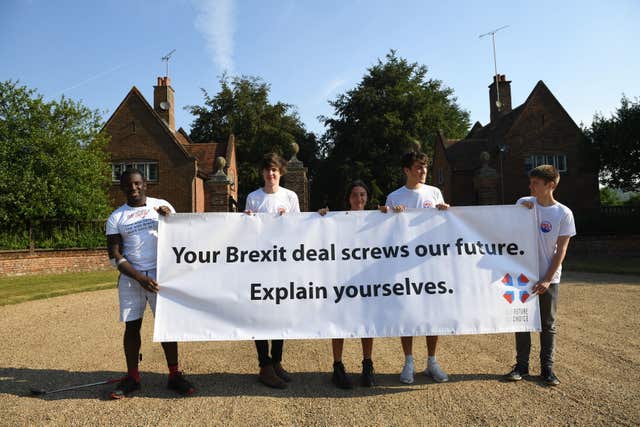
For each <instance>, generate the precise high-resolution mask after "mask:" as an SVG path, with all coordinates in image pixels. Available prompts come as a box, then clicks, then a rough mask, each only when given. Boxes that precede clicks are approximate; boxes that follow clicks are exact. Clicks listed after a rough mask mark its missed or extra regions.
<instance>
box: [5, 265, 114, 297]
mask: <svg viewBox="0 0 640 427" xmlns="http://www.w3.org/2000/svg"><path fill="white" fill-rule="evenodd" d="M117 278H118V272H117V271H115V270H109V271H96V272H90V273H63V274H47V275H36V276H19V277H0V305H8V304H18V303H21V302H25V301H31V300H35V299H43V298H51V297H57V296H60V295H66V294H71V293H75V292H86V291H97V290H100V289H108V288H115V287H116V281H117Z"/></svg>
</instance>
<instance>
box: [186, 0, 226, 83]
mask: <svg viewBox="0 0 640 427" xmlns="http://www.w3.org/2000/svg"><path fill="white" fill-rule="evenodd" d="M193 5H194V6H195V9H196V12H197V16H196V19H195V22H194V25H195V28H196V30H198V32H200V33H201V34H202V36H203V37H204V39H205V42H206V44H207V51H208V52H209V54H210V55H211V60H212V61H213V63H214V64H216V65H217V66H218V67H220V69H221V70H222V71H227V72H229V73H233V33H234V31H235V28H234V20H233V6H234V5H233V0H193Z"/></svg>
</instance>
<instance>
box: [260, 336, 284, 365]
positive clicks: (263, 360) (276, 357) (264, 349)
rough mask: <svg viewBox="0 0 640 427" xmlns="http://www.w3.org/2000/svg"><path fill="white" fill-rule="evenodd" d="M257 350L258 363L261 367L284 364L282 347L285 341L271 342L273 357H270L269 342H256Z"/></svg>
mask: <svg viewBox="0 0 640 427" xmlns="http://www.w3.org/2000/svg"><path fill="white" fill-rule="evenodd" d="M255 343H256V350H258V361H259V362H260V367H261V368H262V367H263V366H268V365H273V364H276V363H280V362H282V347H283V346H284V340H271V357H269V341H267V340H259V341H255Z"/></svg>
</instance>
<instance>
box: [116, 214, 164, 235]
mask: <svg viewBox="0 0 640 427" xmlns="http://www.w3.org/2000/svg"><path fill="white" fill-rule="evenodd" d="M123 228H124V232H125V233H126V234H134V233H139V232H141V231H145V230H155V229H157V228H158V221H157V220H155V219H151V218H146V219H142V220H140V221H136V222H132V223H131V224H124V225H123Z"/></svg>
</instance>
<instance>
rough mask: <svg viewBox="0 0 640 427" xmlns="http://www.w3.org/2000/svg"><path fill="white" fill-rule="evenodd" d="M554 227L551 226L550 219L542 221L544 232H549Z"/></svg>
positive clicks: (541, 227) (541, 225)
mask: <svg viewBox="0 0 640 427" xmlns="http://www.w3.org/2000/svg"><path fill="white" fill-rule="evenodd" d="M552 228H553V227H552V226H551V223H550V222H549V221H542V222H541V223H540V230H541V231H542V232H543V233H548V232H550V231H551V229H552Z"/></svg>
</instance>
